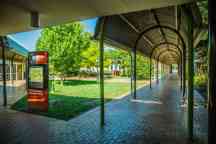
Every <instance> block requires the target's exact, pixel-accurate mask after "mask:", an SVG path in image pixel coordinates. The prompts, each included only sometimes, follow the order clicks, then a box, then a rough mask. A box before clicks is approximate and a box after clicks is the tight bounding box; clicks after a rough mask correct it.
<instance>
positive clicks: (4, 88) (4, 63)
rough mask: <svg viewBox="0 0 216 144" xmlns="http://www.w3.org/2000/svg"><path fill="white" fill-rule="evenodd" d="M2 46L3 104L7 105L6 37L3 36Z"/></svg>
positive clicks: (0, 37) (0, 43)
mask: <svg viewBox="0 0 216 144" xmlns="http://www.w3.org/2000/svg"><path fill="white" fill-rule="evenodd" d="M0 46H1V49H2V80H3V105H4V106H7V89H6V62H5V61H6V60H5V59H6V58H5V38H4V37H3V36H0Z"/></svg>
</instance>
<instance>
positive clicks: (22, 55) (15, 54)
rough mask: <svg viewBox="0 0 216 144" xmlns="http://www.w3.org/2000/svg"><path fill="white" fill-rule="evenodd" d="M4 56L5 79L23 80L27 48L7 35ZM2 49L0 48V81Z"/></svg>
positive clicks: (0, 77) (0, 75)
mask: <svg viewBox="0 0 216 144" xmlns="http://www.w3.org/2000/svg"><path fill="white" fill-rule="evenodd" d="M5 56H6V80H7V81H10V80H11V81H13V80H24V79H25V64H26V60H27V56H28V50H27V49H25V48H24V47H23V46H22V45H21V44H20V43H18V42H17V41H16V40H14V39H13V38H12V37H10V36H8V37H7V46H6V51H5ZM2 79H3V78H2V51H1V48H0V80H1V81H2Z"/></svg>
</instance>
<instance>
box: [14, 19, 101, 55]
mask: <svg viewBox="0 0 216 144" xmlns="http://www.w3.org/2000/svg"><path fill="white" fill-rule="evenodd" d="M96 21H97V18H94V19H88V20H84V21H81V23H83V24H84V25H85V30H86V31H88V32H91V33H93V32H94V29H95V26H96ZM40 33H41V29H39V30H33V31H29V32H21V33H16V34H12V35H10V36H12V37H13V38H14V39H15V40H16V41H18V42H19V43H21V44H22V45H23V46H24V47H25V48H26V49H28V50H29V51H34V50H35V45H36V42H37V39H38V38H39V37H40Z"/></svg>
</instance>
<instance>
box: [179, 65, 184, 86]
mask: <svg viewBox="0 0 216 144" xmlns="http://www.w3.org/2000/svg"><path fill="white" fill-rule="evenodd" d="M179 70H180V88H181V90H182V82H183V79H182V61H181V63H180V65H179Z"/></svg>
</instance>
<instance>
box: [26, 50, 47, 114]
mask: <svg viewBox="0 0 216 144" xmlns="http://www.w3.org/2000/svg"><path fill="white" fill-rule="evenodd" d="M48 76H49V73H48V52H45V51H39V52H30V53H29V55H28V68H27V80H28V82H27V93H28V96H27V101H28V109H29V110H39V111H47V110H48V81H49V78H48Z"/></svg>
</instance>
